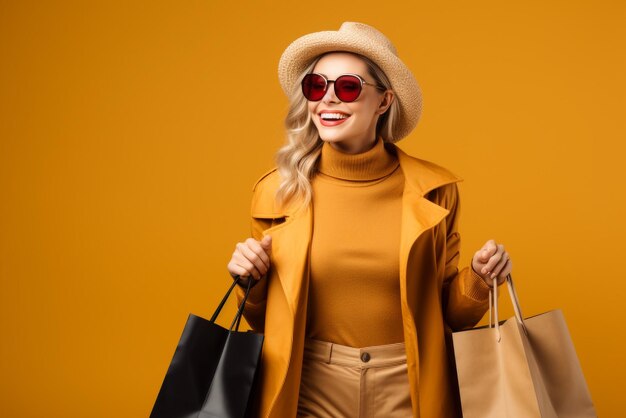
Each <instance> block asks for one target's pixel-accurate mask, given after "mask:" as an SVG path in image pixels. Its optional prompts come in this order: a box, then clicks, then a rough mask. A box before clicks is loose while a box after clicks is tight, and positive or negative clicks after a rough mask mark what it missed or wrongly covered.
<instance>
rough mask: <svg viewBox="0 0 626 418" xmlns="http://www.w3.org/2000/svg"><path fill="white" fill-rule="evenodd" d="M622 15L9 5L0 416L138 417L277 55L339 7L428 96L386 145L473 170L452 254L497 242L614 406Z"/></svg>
mask: <svg viewBox="0 0 626 418" xmlns="http://www.w3.org/2000/svg"><path fill="white" fill-rule="evenodd" d="M44 3H45V4H44ZM625 5H626V3H624V2H622V1H617V0H616V1H608V0H605V1H590V0H589V1H567V0H561V1H545V0H543V1H540V0H533V1H523V2H522V1H519V2H503V1H495V0H494V1H483V0H479V1H474V2H461V1H447V2H435V1H431V2H418V1H411V2H393V1H383V2H381V1H342V2H331V3H328V2H287V1H282V2H270V1H257V2H245V1H239V2H237V1H228V2H227V1H213V0H211V1H198V0H195V1H162V0H151V1H144V2H139V1H49V2H36V1H18V0H14V1H9V0H2V1H1V3H0V48H1V49H0V59H1V65H0V286H1V287H0V338H1V340H0V376H1V378H0V416H3V417H35V416H49V417H143V416H148V415H149V413H150V410H151V408H152V404H153V402H154V400H155V397H156V395H157V393H158V390H159V388H160V385H161V382H162V379H163V377H164V375H165V372H166V370H167V366H168V365H169V362H170V360H171V356H172V354H173V352H174V348H175V346H176V343H177V341H178V338H179V337H180V333H181V331H182V328H183V325H184V322H185V320H186V318H187V315H188V313H189V312H194V313H196V314H199V315H203V316H210V314H211V313H212V312H213V309H214V308H215V306H216V305H217V303H218V301H219V300H220V299H221V296H222V295H223V293H224V291H225V290H226V288H227V286H228V284H229V283H230V277H229V276H228V274H227V272H226V264H227V262H228V260H229V259H230V255H231V253H232V251H233V250H234V245H235V243H236V242H237V241H241V240H243V239H245V238H246V237H247V236H248V234H249V219H248V211H249V203H250V196H251V188H252V185H253V184H254V182H255V180H256V179H257V178H258V177H259V176H260V175H261V174H262V173H264V172H265V171H266V170H267V169H269V168H271V167H272V165H273V154H274V152H275V151H276V149H277V148H278V147H279V146H280V145H281V144H282V141H283V131H282V123H283V116H284V114H285V110H286V106H287V103H286V99H285V98H284V97H283V94H282V91H281V90H280V87H279V84H278V80H277V76H276V68H277V63H278V59H279V57H280V54H281V53H282V51H283V50H284V49H285V47H286V46H287V45H288V44H289V43H290V42H291V41H293V40H295V39H296V38H297V37H299V36H301V35H304V34H306V33H310V32H315V31H320V30H336V29H338V28H339V26H340V24H341V22H343V21H345V20H353V21H362V22H365V23H369V24H371V25H373V26H375V27H377V28H378V29H380V30H381V31H382V32H383V33H385V34H386V35H387V36H388V37H389V38H390V39H391V40H392V41H393V42H394V43H395V45H396V46H397V48H398V51H399V53H400V56H401V57H402V58H403V60H405V62H406V63H407V65H408V66H409V67H410V68H411V69H412V70H413V72H414V74H415V76H416V78H417V79H418V81H419V82H420V84H421V86H422V88H423V93H424V112H423V117H422V119H421V121H420V123H419V125H418V127H417V129H416V130H415V131H414V132H413V133H412V134H411V136H410V137H408V138H406V139H404V140H403V141H402V142H400V143H399V145H400V147H401V148H403V149H404V150H405V151H407V152H408V153H409V154H412V155H415V156H418V157H421V158H425V159H428V160H432V161H434V162H437V163H439V164H441V165H443V166H445V167H447V168H449V169H450V170H452V171H453V172H454V173H456V174H458V175H460V176H461V177H463V178H464V179H465V181H464V182H463V183H461V195H462V212H461V213H462V215H461V233H462V236H463V240H464V241H463V247H462V260H461V262H462V263H461V266H465V265H468V263H469V262H470V260H471V257H472V255H473V253H474V251H476V250H477V249H479V248H480V246H481V245H482V244H483V243H484V242H485V241H486V240H487V239H490V238H493V239H495V240H497V241H498V242H501V243H503V244H505V247H506V249H507V250H508V251H509V252H510V254H511V258H512V260H513V277H514V279H515V280H516V284H517V287H518V292H519V295H520V298H521V301H522V307H523V308H524V313H525V314H526V315H532V314H537V313H540V312H544V311H547V310H549V309H553V308H561V309H562V310H563V312H564V314H565V317H566V320H567V322H568V325H569V328H570V332H571V335H572V338H573V341H574V344H575V346H576V349H577V351H578V355H579V358H580V362H581V364H582V367H583V371H584V373H585V375H586V378H587V382H588V385H589V388H590V390H591V394H592V397H593V399H594V401H595V403H596V406H597V411H598V414H599V415H600V416H602V417H618V416H621V415H622V414H623V403H622V402H623V395H622V394H621V392H622V390H621V388H622V387H623V382H624V378H625V377H624V376H625V375H626V368H625V367H624V364H625V361H624V358H623V355H622V354H621V353H622V352H623V346H622V341H623V339H624V338H623V334H624V332H625V331H626V330H625V329H624V325H623V323H624V319H623V315H624V304H625V303H626V298H625V296H624V295H625V290H626V285H625V278H626V277H624V274H623V269H622V264H623V259H624V251H623V249H624V245H623V242H624V236H625V232H626V227H625V225H626V223H625V222H624V214H625V213H626V202H625V193H624V190H625V188H624V180H625V179H626V175H625V174H626V169H625V163H624V148H625V147H624V141H625V140H626V122H625V120H626V118H625V116H626V115H625V110H626V81H625V77H624V74H626V54H625V50H624V45H625V43H624V41H625V40H626V24H625V23H626V20H625V19H626V6H625ZM502 300H505V299H502ZM506 306H507V308H508V307H509V304H508V303H506ZM233 314H234V302H233V303H230V304H229V305H228V309H227V311H225V312H224V313H223V315H222V316H221V317H220V320H219V322H220V323H221V324H222V325H226V324H230V319H231V318H232V315H233ZM510 314H511V311H510V310H506V311H505V315H510Z"/></svg>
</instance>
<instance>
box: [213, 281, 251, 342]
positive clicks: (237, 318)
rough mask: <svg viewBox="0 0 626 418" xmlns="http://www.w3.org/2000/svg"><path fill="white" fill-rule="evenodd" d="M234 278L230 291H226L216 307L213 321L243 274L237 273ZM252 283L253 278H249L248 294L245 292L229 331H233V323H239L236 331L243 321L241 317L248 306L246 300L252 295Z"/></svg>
mask: <svg viewBox="0 0 626 418" xmlns="http://www.w3.org/2000/svg"><path fill="white" fill-rule="evenodd" d="M234 278H235V280H234V281H233V283H232V284H231V285H230V288H229V289H228V291H227V292H226V294H225V295H224V297H223V298H222V301H221V302H220V304H219V305H218V306H217V308H216V309H215V312H214V313H213V316H212V317H211V319H210V322H211V323H214V322H215V320H216V319H217V316H218V315H219V314H220V312H221V311H222V308H223V307H224V304H225V303H226V301H227V300H228V297H229V296H230V294H231V292H232V291H233V289H234V288H235V286H236V285H237V283H239V279H241V276H239V275H237V276H236V277H234ZM251 285H252V278H250V280H248V287H247V288H246V294H245V296H244V298H243V300H242V301H241V304H240V305H239V309H237V313H236V314H235V318H234V319H233V322H232V323H231V324H230V328H229V330H228V332H232V330H233V325H235V323H236V324H237V325H236V327H235V331H239V323H240V322H241V317H242V316H243V310H244V308H245V306H246V301H247V300H248V295H250V289H252V286H251Z"/></svg>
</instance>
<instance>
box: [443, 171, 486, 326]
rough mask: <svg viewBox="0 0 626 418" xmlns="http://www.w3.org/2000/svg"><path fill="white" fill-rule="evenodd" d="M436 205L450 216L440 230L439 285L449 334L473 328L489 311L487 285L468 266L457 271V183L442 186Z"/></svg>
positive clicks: (458, 205) (458, 235) (458, 252)
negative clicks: (441, 268)
mask: <svg viewBox="0 0 626 418" xmlns="http://www.w3.org/2000/svg"><path fill="white" fill-rule="evenodd" d="M441 195H442V197H441V199H442V200H443V201H442V202H440V205H441V206H443V207H445V208H447V209H448V210H449V211H450V213H449V214H448V215H447V216H446V219H445V226H446V228H444V230H445V233H446V239H445V252H444V257H445V268H444V279H443V286H442V299H443V300H442V303H443V313H444V318H445V321H446V322H447V324H448V325H449V326H450V328H451V329H452V330H453V331H458V330H462V329H467V328H471V327H473V326H475V325H476V324H477V323H478V321H480V320H481V318H482V317H483V316H484V314H485V312H487V310H488V309H489V286H488V285H487V283H485V281H484V280H483V278H482V277H480V276H479V275H478V273H476V272H475V271H474V269H473V268H472V267H471V265H470V266H466V267H464V268H463V269H462V270H461V271H459V268H458V264H459V258H460V249H461V236H460V234H459V230H458V228H459V213H460V212H459V208H460V200H459V189H458V185H457V183H452V184H448V185H446V186H443V190H442V193H441Z"/></svg>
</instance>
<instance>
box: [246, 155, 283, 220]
mask: <svg viewBox="0 0 626 418" xmlns="http://www.w3.org/2000/svg"><path fill="white" fill-rule="evenodd" d="M280 182H281V178H280V174H279V172H278V168H277V167H274V168H272V169H270V170H268V171H266V172H265V173H264V174H263V175H262V176H261V177H259V179H258V180H257V181H256V182H255V183H254V186H253V187H252V206H251V211H252V216H253V217H258V218H275V217H278V216H281V215H282V214H280V213H279V210H278V208H277V205H276V191H277V190H278V187H279V186H280Z"/></svg>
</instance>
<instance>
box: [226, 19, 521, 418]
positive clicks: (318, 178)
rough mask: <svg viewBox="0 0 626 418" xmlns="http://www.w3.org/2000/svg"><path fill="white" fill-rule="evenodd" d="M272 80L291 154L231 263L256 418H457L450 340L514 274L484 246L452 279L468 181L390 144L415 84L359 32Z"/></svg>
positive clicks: (337, 38)
mask: <svg viewBox="0 0 626 418" xmlns="http://www.w3.org/2000/svg"><path fill="white" fill-rule="evenodd" d="M279 79H280V82H281V86H282V88H283V90H284V91H285V93H286V94H287V95H288V97H289V99H290V109H289V113H288V115H287V118H286V127H287V136H288V143H287V145H285V146H284V147H282V148H281V149H280V150H279V152H278V154H277V168H276V169H273V170H270V171H269V172H268V173H266V174H265V175H264V176H262V177H261V178H260V179H259V181H258V182H257V183H256V185H255V186H254V192H253V199H252V208H251V210H252V213H251V215H252V237H251V238H248V239H247V240H245V241H244V242H240V243H238V244H237V245H236V249H235V251H234V253H233V256H232V259H231V260H230V262H229V263H228V270H229V271H230V273H231V275H233V277H236V276H237V275H240V276H241V277H242V280H241V281H240V282H241V283H240V284H241V285H242V287H244V286H245V285H246V284H247V280H248V279H245V280H244V278H248V277H252V278H253V279H254V280H255V282H253V284H254V288H253V289H252V291H251V293H250V296H249V299H248V301H247V302H246V307H245V317H246V319H247V321H248V323H249V324H250V325H251V327H252V328H253V329H254V330H255V331H258V332H263V333H264V334H265V343H264V348H263V354H262V363H261V371H260V373H261V377H260V382H261V386H260V387H261V393H260V396H258V405H256V406H257V409H258V414H259V416H261V417H277V418H278V417H280V418H284V417H294V416H301V417H318V418H319V417H344V416H345V417H357V416H358V417H362V416H363V417H364V416H374V415H376V416H384V417H410V416H413V417H422V418H434V417H457V416H458V417H460V416H461V412H460V407H459V395H458V388H457V383H456V375H455V370H454V362H453V357H452V345H451V338H450V336H451V332H452V331H454V330H459V329H464V328H468V327H472V326H474V325H475V324H476V323H477V322H478V321H479V320H480V319H481V318H482V316H483V315H484V313H485V312H486V310H487V309H488V294H489V285H490V284H492V280H497V282H498V283H502V282H503V281H504V278H505V277H506V275H507V274H508V273H510V271H511V260H510V259H509V256H508V254H507V253H506V251H504V246H503V245H502V244H497V243H496V242H495V241H494V240H488V241H487V242H486V243H485V245H483V247H482V248H480V249H479V250H478V251H476V253H475V254H474V256H473V259H472V263H471V264H472V265H471V268H470V267H469V266H468V267H466V268H464V269H463V270H461V271H459V269H458V267H457V266H458V259H459V248H460V238H459V233H458V216H459V201H458V189H457V184H456V183H457V182H458V181H460V180H461V179H460V178H458V177H457V176H455V175H454V174H452V173H451V172H450V171H448V170H446V169H445V168H443V167H440V166H438V165H436V164H433V163H431V162H428V161H425V160H421V159H418V158H414V157H411V156H408V155H407V154H406V153H404V152H403V151H402V150H401V149H400V148H397V147H396V146H395V145H394V143H395V142H397V141H398V140H400V139H401V138H403V137H405V136H406V135H408V134H409V133H410V132H411V130H412V129H413V128H414V127H415V125H416V123H417V120H418V118H419V114H420V110H421V94H420V90H419V87H418V84H417V82H416V81H415V79H414V77H413V75H412V74H411V72H410V70H409V69H408V68H407V67H406V66H405V65H404V64H403V63H402V61H400V59H399V58H398V57H397V55H396V51H395V48H394V46H393V45H392V44H391V42H390V41H389V40H388V39H387V38H386V37H385V36H384V35H383V34H382V33H380V32H378V31H377V30H376V29H374V28H372V27H370V26H367V25H364V24H360V23H353V22H346V23H344V24H343V25H342V26H341V28H340V29H339V31H335V32H333V31H326V32H318V33H313V34H309V35H306V36H303V37H301V38H299V39H298V40H296V41H295V42H293V43H292V44H291V45H290V46H289V47H288V48H287V49H286V50H285V52H284V53H283V55H282V57H281V60H280V64H279ZM398 261H399V262H398ZM237 292H238V299H239V301H241V300H242V297H243V294H244V292H243V290H242V288H238V289H237Z"/></svg>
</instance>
